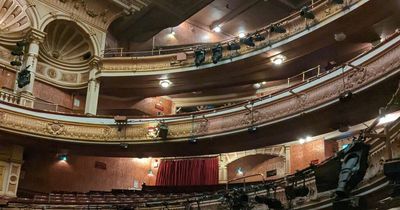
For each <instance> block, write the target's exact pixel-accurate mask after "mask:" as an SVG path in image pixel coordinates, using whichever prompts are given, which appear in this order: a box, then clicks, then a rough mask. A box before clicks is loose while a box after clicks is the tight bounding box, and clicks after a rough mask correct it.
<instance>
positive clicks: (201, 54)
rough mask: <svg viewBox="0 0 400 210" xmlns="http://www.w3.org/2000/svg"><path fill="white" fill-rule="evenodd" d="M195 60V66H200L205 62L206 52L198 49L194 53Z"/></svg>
mask: <svg viewBox="0 0 400 210" xmlns="http://www.w3.org/2000/svg"><path fill="white" fill-rule="evenodd" d="M194 55H195V60H194V63H195V65H196V66H200V65H201V64H202V63H203V62H204V61H205V60H206V51H205V50H203V49H198V50H196V51H194Z"/></svg>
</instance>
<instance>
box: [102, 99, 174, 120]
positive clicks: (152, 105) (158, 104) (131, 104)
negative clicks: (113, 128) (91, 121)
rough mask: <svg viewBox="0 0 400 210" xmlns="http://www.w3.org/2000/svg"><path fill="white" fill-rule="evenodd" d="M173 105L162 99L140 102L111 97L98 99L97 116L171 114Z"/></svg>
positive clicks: (169, 101)
mask: <svg viewBox="0 0 400 210" xmlns="http://www.w3.org/2000/svg"><path fill="white" fill-rule="evenodd" d="M172 109H173V103H172V101H171V100H169V99H166V98H163V97H151V98H145V99H142V100H118V99H115V98H111V97H104V96H103V97H102V96H100V98H99V104H98V111H97V113H98V114H102V115H136V116H137V115H143V116H157V115H158V114H159V113H161V114H162V115H169V114H171V113H172Z"/></svg>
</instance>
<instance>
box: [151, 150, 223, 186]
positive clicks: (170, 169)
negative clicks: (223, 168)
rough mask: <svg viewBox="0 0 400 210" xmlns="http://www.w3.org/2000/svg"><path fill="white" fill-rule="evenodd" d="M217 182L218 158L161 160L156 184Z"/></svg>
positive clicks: (204, 183)
mask: <svg viewBox="0 0 400 210" xmlns="http://www.w3.org/2000/svg"><path fill="white" fill-rule="evenodd" d="M215 184H218V158H217V157H213V158H195V159H177V160H161V162H160V167H159V168H158V173H157V179H156V185H158V186H190V185H215Z"/></svg>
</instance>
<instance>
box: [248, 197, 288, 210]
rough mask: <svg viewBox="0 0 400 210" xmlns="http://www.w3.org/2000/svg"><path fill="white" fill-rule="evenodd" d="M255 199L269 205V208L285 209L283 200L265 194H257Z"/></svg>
mask: <svg viewBox="0 0 400 210" xmlns="http://www.w3.org/2000/svg"><path fill="white" fill-rule="evenodd" d="M254 200H255V201H256V202H257V203H261V204H265V205H267V206H268V208H269V209H277V210H278V209H283V205H282V202H281V201H280V200H278V199H276V198H269V197H267V196H265V195H256V196H255V197H254Z"/></svg>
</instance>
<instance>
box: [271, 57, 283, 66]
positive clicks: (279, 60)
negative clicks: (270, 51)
mask: <svg viewBox="0 0 400 210" xmlns="http://www.w3.org/2000/svg"><path fill="white" fill-rule="evenodd" d="M285 59H286V58H285V56H283V55H278V56H275V57H273V58H271V61H272V63H274V64H275V65H281V64H282V63H283V62H284V61H285Z"/></svg>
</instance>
